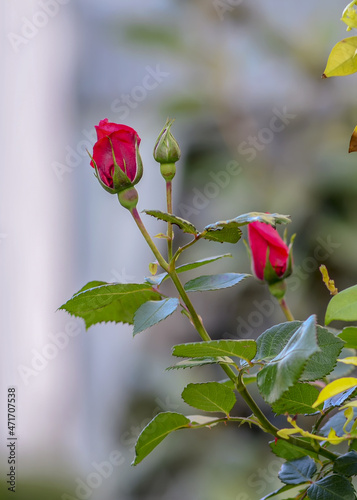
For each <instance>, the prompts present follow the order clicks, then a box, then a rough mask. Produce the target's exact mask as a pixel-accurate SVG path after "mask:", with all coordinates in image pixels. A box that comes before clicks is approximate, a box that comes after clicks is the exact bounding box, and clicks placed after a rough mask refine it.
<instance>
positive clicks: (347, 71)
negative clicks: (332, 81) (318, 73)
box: [322, 36, 357, 78]
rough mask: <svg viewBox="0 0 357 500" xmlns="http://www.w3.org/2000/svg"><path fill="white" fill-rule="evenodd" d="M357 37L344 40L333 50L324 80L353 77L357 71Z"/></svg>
mask: <svg viewBox="0 0 357 500" xmlns="http://www.w3.org/2000/svg"><path fill="white" fill-rule="evenodd" d="M356 51H357V36H351V37H349V38H344V39H343V40H341V41H340V42H338V43H336V45H335V46H334V47H333V49H332V50H331V53H330V55H329V58H328V60H327V65H326V68H325V71H324V73H323V75H322V76H323V78H330V77H331V76H346V75H352V73H355V72H356V71H357V55H356V54H357V52H356Z"/></svg>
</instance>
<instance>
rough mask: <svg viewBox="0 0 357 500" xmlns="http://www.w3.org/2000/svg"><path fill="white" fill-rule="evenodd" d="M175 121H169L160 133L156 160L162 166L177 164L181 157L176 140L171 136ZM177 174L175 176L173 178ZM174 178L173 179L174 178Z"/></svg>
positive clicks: (156, 147)
mask: <svg viewBox="0 0 357 500" xmlns="http://www.w3.org/2000/svg"><path fill="white" fill-rule="evenodd" d="M173 122H174V120H169V119H168V120H167V121H166V124H165V127H164V128H163V129H162V131H161V132H160V135H159V137H158V139H157V141H156V144H155V148H154V158H155V160H156V161H157V162H158V163H161V164H165V163H168V164H172V163H176V162H177V161H178V160H179V159H180V156H181V151H180V148H179V145H178V144H177V141H176V139H175V138H174V136H173V135H172V134H171V131H170V129H171V125H172V124H173ZM174 175H175V173H174V174H173V176H174ZM173 176H172V177H173Z"/></svg>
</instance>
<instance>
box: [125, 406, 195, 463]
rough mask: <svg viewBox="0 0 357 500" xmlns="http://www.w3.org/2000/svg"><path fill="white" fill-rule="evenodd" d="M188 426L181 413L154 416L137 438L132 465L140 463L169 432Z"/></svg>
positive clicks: (188, 422) (165, 413) (188, 421)
mask: <svg viewBox="0 0 357 500" xmlns="http://www.w3.org/2000/svg"><path fill="white" fill-rule="evenodd" d="M190 425H191V423H190V420H189V419H188V418H186V417H185V416H184V415H181V413H172V412H164V413H159V414H158V415H156V417H155V418H153V420H151V422H150V423H149V424H148V425H147V426H146V427H145V428H144V429H143V430H142V431H141V434H140V436H139V437H138V440H137V442H136V445H135V459H134V461H133V463H132V465H137V464H138V463H140V462H141V461H142V460H143V459H144V458H145V457H146V456H147V455H149V453H151V452H152V450H153V449H154V448H156V446H157V445H158V444H160V443H161V441H163V440H164V439H165V437H166V436H168V435H169V434H170V432H173V431H176V430H177V429H183V428H185V427H190Z"/></svg>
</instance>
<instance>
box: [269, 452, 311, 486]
mask: <svg viewBox="0 0 357 500" xmlns="http://www.w3.org/2000/svg"><path fill="white" fill-rule="evenodd" d="M316 471H317V467H316V464H315V460H313V459H312V458H310V457H302V458H296V459H295V460H291V461H290V462H285V463H284V464H283V465H282V466H281V469H280V471H279V474H278V477H279V479H280V481H282V482H283V483H285V484H302V483H306V482H309V481H310V480H311V478H312V476H313V475H314V474H315V473H316Z"/></svg>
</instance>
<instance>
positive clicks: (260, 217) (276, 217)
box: [205, 212, 291, 229]
mask: <svg viewBox="0 0 357 500" xmlns="http://www.w3.org/2000/svg"><path fill="white" fill-rule="evenodd" d="M251 222H265V223H266V224H269V225H270V226H273V227H275V226H276V225H277V224H288V223H289V222H291V220H290V217H289V215H281V214H266V213H264V212H249V213H247V214H243V215H238V217H235V218H234V219H230V220H226V221H218V222H215V223H214V224H209V225H208V226H206V227H205V229H215V228H217V227H222V226H224V225H225V224H231V223H235V224H237V225H238V226H245V225H247V224H250V223H251Z"/></svg>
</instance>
